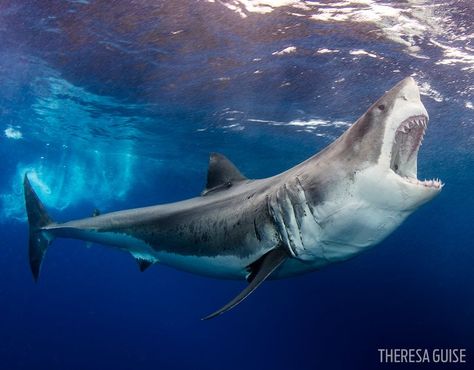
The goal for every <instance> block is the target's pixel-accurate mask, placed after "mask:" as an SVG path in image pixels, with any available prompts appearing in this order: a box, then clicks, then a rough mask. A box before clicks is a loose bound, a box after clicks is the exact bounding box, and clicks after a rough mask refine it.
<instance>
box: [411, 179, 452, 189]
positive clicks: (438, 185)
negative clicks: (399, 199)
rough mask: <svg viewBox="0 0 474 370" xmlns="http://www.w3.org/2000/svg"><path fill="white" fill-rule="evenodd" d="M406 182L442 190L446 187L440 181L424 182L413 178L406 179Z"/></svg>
mask: <svg viewBox="0 0 474 370" xmlns="http://www.w3.org/2000/svg"><path fill="white" fill-rule="evenodd" d="M405 180H407V181H408V182H410V183H412V184H415V185H423V186H425V187H427V188H438V189H439V188H442V187H443V186H444V184H443V183H442V182H441V180H440V179H434V180H424V181H420V180H418V179H416V178H413V177H405Z"/></svg>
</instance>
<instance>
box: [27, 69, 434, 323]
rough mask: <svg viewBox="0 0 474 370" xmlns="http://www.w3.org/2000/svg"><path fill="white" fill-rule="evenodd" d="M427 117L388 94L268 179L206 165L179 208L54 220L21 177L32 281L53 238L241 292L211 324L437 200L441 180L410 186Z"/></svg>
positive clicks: (369, 242)
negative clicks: (196, 191)
mask: <svg viewBox="0 0 474 370" xmlns="http://www.w3.org/2000/svg"><path fill="white" fill-rule="evenodd" d="M427 124H428V113H427V111H426V109H425V107H424V106H423V104H422V102H421V100H420V93H419V90H418V87H417V85H416V83H415V81H414V80H413V78H411V77H408V78H406V79H404V80H403V81H401V82H400V83H398V84H397V85H396V86H395V87H393V88H392V89H391V90H390V91H388V92H387V93H385V94H384V95H383V96H382V97H381V98H380V99H378V100H377V101H376V102H375V103H374V104H373V105H372V106H371V107H370V108H369V109H368V110H367V112H365V113H364V114H363V115H362V116H361V117H360V118H359V119H358V120H357V121H356V122H355V123H354V124H353V125H352V126H351V127H350V128H349V129H348V130H347V131H346V132H344V133H343V134H342V135H341V136H340V137H339V138H338V139H337V140H335V141H334V142H333V143H332V144H330V145H329V146H328V147H326V148H325V149H324V150H322V151H321V152H319V153H317V154H316V155H314V156H312V157H311V158H309V159H307V160H306V161H304V162H302V163H300V164H298V165H297V166H295V167H293V168H291V169H289V170H287V171H285V172H283V173H280V174H278V175H276V176H273V177H269V178H265V179H258V180H250V179H247V178H246V177H245V176H243V175H242V174H241V172H240V171H239V170H238V169H237V168H236V167H235V166H234V165H233V164H232V163H231V162H230V161H229V160H228V159H227V158H225V157H224V156H223V155H220V154H216V153H214V154H212V155H211V157H210V163H209V169H208V174H207V185H206V188H205V189H204V191H203V192H202V194H201V195H200V196H198V197H195V198H191V199H187V200H183V201H180V202H176V203H169V204H162V205H156V206H151V207H144V208H136V209H129V210H124V211H119V212H112V213H107V214H97V213H96V212H95V216H93V217H88V218H84V219H80V220H74V221H69V222H64V223H57V222H55V221H53V220H52V219H51V218H50V217H49V216H48V214H47V212H46V210H45V208H44V206H43V205H42V203H41V201H40V200H39V198H38V196H37V195H36V193H35V192H34V190H33V188H32V186H31V184H30V182H29V180H28V175H27V174H26V175H25V178H24V193H25V200H26V210H27V215H28V221H29V259H30V266H31V270H32V273H33V276H34V278H35V280H37V279H38V276H39V272H40V268H41V263H42V261H43V257H44V255H45V253H46V250H47V248H48V246H49V245H50V244H51V242H52V241H53V240H54V239H55V238H58V237H60V238H74V239H82V240H85V241H87V242H93V243H101V244H106V245H110V246H114V247H117V248H119V249H121V250H124V251H127V252H129V253H130V254H131V255H132V256H133V257H134V258H136V259H137V261H138V263H139V266H140V269H141V270H144V269H146V268H147V267H148V266H150V265H153V264H155V263H162V264H165V265H169V266H172V267H175V268H177V269H181V270H186V271H190V272H193V273H196V274H200V275H207V276H212V277H215V278H225V279H243V280H247V281H248V285H247V286H246V287H245V289H244V290H243V291H242V292H241V293H240V294H238V295H237V296H236V297H235V298H234V299H232V300H231V301H230V302H229V303H227V304H226V305H225V306H223V307H222V308H221V309H219V310H217V311H216V312H214V313H212V314H211V315H209V316H207V317H205V318H211V317H215V316H217V315H219V314H221V313H223V312H225V311H227V310H229V309H231V308H232V307H234V306H235V305H237V304H238V303H239V302H241V301H242V300H243V299H244V298H245V297H247V296H248V295H249V294H250V293H251V292H252V291H254V290H255V289H256V288H257V287H258V286H259V285H260V284H261V283H262V282H263V281H264V280H265V279H266V278H268V277H270V278H272V279H277V278H285V277H289V276H293V275H297V274H302V273H306V272H309V271H314V270H318V269H320V268H322V267H323V266H326V265H329V264H332V263H335V262H339V261H344V260H347V259H349V258H352V257H354V256H356V255H358V254H359V253H361V252H363V251H365V250H367V249H368V248H370V247H372V246H374V245H376V244H378V243H380V241H382V240H383V239H384V238H385V237H387V236H388V235H389V234H390V233H391V232H393V231H394V230H395V229H396V228H397V227H398V226H399V225H400V224H401V223H402V222H403V221H404V220H405V219H406V218H407V216H408V215H410V214H411V213H413V212H414V211H415V210H416V209H417V208H418V207H420V206H421V205H422V204H424V203H426V202H428V201H429V200H431V199H432V198H434V197H435V196H436V195H437V194H438V193H439V192H440V191H441V189H442V187H443V184H442V182H441V181H440V180H428V181H426V180H425V181H421V180H418V179H417V155H418V149H419V148H420V145H421V142H422V140H423V136H424V134H425V130H426V128H427Z"/></svg>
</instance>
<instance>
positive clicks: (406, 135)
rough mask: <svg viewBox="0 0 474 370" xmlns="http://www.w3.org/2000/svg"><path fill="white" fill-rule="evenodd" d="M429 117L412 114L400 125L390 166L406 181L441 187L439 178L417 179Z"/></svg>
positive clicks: (430, 186)
mask: <svg viewBox="0 0 474 370" xmlns="http://www.w3.org/2000/svg"><path fill="white" fill-rule="evenodd" d="M427 125H428V118H427V117H426V116H424V115H419V116H412V117H409V118H407V119H406V120H405V121H403V122H402V123H401V124H400V126H398V129H397V132H396V133H395V140H394V142H393V147H392V157H391V161H390V168H391V169H392V170H393V171H394V172H395V173H396V174H397V175H399V176H401V177H403V178H404V179H405V180H406V181H408V182H410V183H412V184H415V185H420V186H425V187H428V188H437V189H440V188H442V187H443V183H442V182H441V181H440V180H439V179H435V180H425V181H420V180H418V179H417V157H418V149H419V148H420V146H421V143H422V141H423V137H424V136H425V131H426V127H427Z"/></svg>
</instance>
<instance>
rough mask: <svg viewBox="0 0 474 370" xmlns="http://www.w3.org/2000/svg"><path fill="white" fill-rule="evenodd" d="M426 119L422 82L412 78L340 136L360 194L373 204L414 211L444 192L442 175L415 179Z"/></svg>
mask: <svg viewBox="0 0 474 370" xmlns="http://www.w3.org/2000/svg"><path fill="white" fill-rule="evenodd" d="M428 119H429V118H428V112H427V111H426V109H425V107H424V106H423V103H422V102H421V100H420V92H419V89H418V86H417V85H416V83H415V81H414V80H413V78H411V77H408V78H405V79H404V80H403V81H401V82H400V83H398V84H397V85H396V86H394V87H393V88H392V89H391V90H389V91H388V92H387V93H385V94H384V95H383V96H382V97H381V98H380V99H378V100H377V101H376V102H375V103H374V104H373V105H372V106H371V107H370V108H369V109H368V110H367V112H365V113H364V114H363V115H362V116H361V117H360V118H359V119H358V120H357V122H356V123H355V124H354V125H352V127H351V128H350V129H349V130H348V131H347V132H346V133H345V134H344V135H343V136H342V137H341V138H340V139H339V140H340V141H342V142H343V143H344V144H345V145H344V144H342V143H341V144H340V146H341V148H346V150H344V151H345V152H346V154H348V156H349V157H347V156H345V160H346V161H347V162H349V163H352V166H350V167H349V168H350V170H354V178H355V179H356V180H357V181H355V182H354V183H355V184H356V187H357V188H358V193H359V195H360V196H363V197H364V198H365V199H366V200H367V201H368V202H370V203H372V204H373V205H378V206H380V207H387V208H390V209H393V210H398V211H402V212H403V211H407V212H410V211H413V210H414V209H416V208H417V207H419V206H420V205H422V204H423V203H426V202H427V201H429V200H431V199H432V198H433V197H435V196H436V195H437V194H438V193H439V192H440V190H441V189H442V187H443V184H442V182H441V181H440V180H438V179H433V180H425V181H421V180H418V178H417V157H418V150H419V149H420V146H421V144H422V141H423V137H424V135H425V131H426V129H427V126H428ZM339 140H338V141H339ZM347 148H350V150H349V151H348V150H347ZM361 164H363V165H361Z"/></svg>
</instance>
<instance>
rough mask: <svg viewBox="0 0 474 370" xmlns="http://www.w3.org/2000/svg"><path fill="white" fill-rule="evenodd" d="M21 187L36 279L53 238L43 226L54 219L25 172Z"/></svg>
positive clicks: (32, 270) (30, 254)
mask: <svg viewBox="0 0 474 370" xmlns="http://www.w3.org/2000/svg"><path fill="white" fill-rule="evenodd" d="M23 188H24V193H25V205H26V213H27V215H28V227H29V258H30V267H31V272H32V273H33V278H34V279H35V281H38V277H39V273H40V269H41V263H42V262H43V258H44V255H45V254H46V250H47V249H48V247H49V245H50V244H51V242H52V241H53V239H54V238H53V236H52V235H50V234H48V233H47V232H46V231H45V230H44V227H46V226H48V225H50V224H52V223H54V221H53V220H52V219H51V218H50V217H49V215H48V214H47V212H46V210H45V208H44V206H43V203H41V201H40V200H39V198H38V195H36V193H35V191H34V190H33V188H32V186H31V183H30V180H28V176H27V174H25V178H24V181H23Z"/></svg>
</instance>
